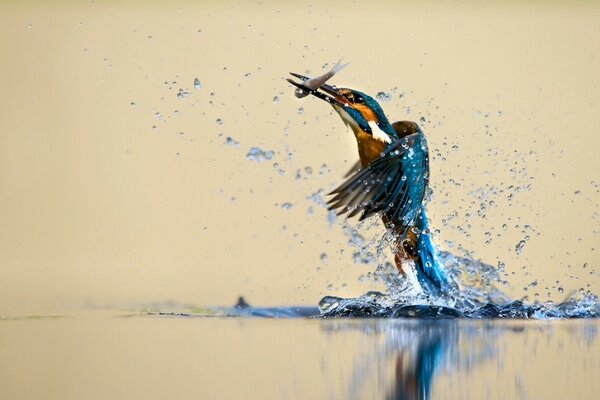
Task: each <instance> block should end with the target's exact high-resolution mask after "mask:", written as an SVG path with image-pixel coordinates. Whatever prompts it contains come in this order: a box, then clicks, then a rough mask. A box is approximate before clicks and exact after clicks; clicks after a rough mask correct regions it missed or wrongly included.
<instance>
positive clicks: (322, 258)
mask: <svg viewBox="0 0 600 400" xmlns="http://www.w3.org/2000/svg"><path fill="white" fill-rule="evenodd" d="M320 258H321V261H322V262H324V263H326V262H327V254H325V253H321V256H320Z"/></svg>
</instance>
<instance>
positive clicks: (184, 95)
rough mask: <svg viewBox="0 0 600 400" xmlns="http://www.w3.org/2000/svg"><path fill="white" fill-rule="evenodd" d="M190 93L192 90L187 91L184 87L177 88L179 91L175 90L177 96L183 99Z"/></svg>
mask: <svg viewBox="0 0 600 400" xmlns="http://www.w3.org/2000/svg"><path fill="white" fill-rule="evenodd" d="M190 94H192V92H188V91H187V90H184V89H179V91H178V92H177V98H178V99H183V98H185V97H188V96H189V95H190Z"/></svg>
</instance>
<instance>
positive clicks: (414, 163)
mask: <svg viewBox="0 0 600 400" xmlns="http://www.w3.org/2000/svg"><path fill="white" fill-rule="evenodd" d="M428 175H429V159H428V152H427V143H426V141H425V137H424V135H423V133H422V132H416V133H413V134H411V135H407V136H405V137H403V138H402V139H400V140H397V141H395V142H392V143H391V144H390V145H389V146H388V147H387V148H386V149H385V151H384V152H383V153H382V155H381V156H380V157H379V158H377V159H375V160H373V161H372V162H371V163H370V164H369V165H368V166H367V167H366V168H364V169H362V170H360V171H358V172H357V173H356V174H354V175H353V176H352V177H350V178H349V179H347V180H346V181H345V182H344V183H343V184H341V185H340V186H339V187H337V188H336V189H334V190H333V191H332V192H331V193H330V195H333V198H331V199H330V200H329V202H328V206H329V209H331V210H337V213H338V215H339V214H345V213H348V217H353V216H355V215H358V214H359V213H361V212H362V215H361V217H360V219H361V220H363V219H365V218H368V217H370V216H373V215H375V214H385V215H386V217H387V219H388V220H390V222H394V224H396V225H397V224H400V225H401V226H404V227H408V226H409V225H410V224H411V223H412V222H413V220H414V219H415V218H416V216H417V214H418V210H419V208H420V206H421V203H422V202H423V199H424V197H425V190H426V188H427V183H428Z"/></svg>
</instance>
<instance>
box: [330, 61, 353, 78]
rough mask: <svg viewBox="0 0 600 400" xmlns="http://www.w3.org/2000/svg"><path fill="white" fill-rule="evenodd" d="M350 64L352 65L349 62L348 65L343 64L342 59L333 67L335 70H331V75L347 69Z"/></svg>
mask: <svg viewBox="0 0 600 400" xmlns="http://www.w3.org/2000/svg"><path fill="white" fill-rule="evenodd" d="M348 64H350V63H349V62H348V63H346V64H342V59H341V58H340V60H339V61H338V62H337V63H336V64H335V65H334V66H333V68H331V73H332V74H337V73H338V72H340V71H341V70H342V69H344V68H346V67H347V66H348Z"/></svg>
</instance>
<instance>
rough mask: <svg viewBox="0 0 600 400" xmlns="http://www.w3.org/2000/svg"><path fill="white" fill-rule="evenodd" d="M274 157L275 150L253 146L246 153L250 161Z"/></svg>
mask: <svg viewBox="0 0 600 400" xmlns="http://www.w3.org/2000/svg"><path fill="white" fill-rule="evenodd" d="M272 158H273V151H271V150H261V149H259V148H258V147H252V148H251V149H250V150H248V154H246V159H247V160H250V161H258V162H261V161H267V160H270V159H272Z"/></svg>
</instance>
